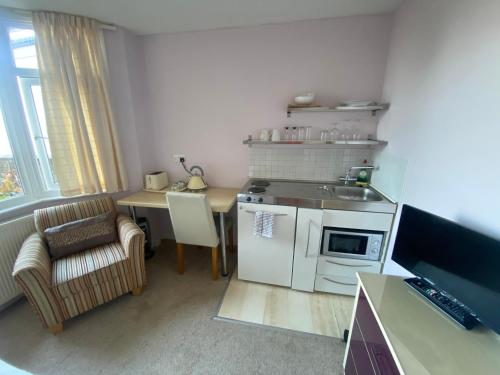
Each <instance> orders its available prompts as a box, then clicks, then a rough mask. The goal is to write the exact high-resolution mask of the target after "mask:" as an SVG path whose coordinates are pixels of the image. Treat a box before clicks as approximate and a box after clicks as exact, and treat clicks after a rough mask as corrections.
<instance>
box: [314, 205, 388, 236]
mask: <svg viewBox="0 0 500 375" xmlns="http://www.w3.org/2000/svg"><path fill="white" fill-rule="evenodd" d="M393 217H394V215H393V214H386V213H379V212H359V211H343V210H324V211H323V225H324V226H325V227H337V228H349V229H362V230H364V229H366V230H376V231H382V232H389V231H390V230H391V225H392V219H393Z"/></svg>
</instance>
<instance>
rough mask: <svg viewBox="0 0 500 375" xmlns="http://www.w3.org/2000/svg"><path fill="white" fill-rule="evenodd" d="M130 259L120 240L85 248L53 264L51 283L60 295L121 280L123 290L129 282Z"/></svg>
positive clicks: (71, 293) (63, 295)
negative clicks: (89, 248) (128, 262)
mask: <svg viewBox="0 0 500 375" xmlns="http://www.w3.org/2000/svg"><path fill="white" fill-rule="evenodd" d="M129 274H130V271H129V267H128V266H127V259H126V257H125V253H124V251H123V248H122V246H121V244H120V243H119V242H113V243H109V244H105V245H102V246H98V247H96V248H94V249H91V250H86V251H82V252H79V253H76V254H73V255H70V256H67V257H64V258H61V259H58V260H56V261H54V262H53V263H52V286H53V288H55V290H56V292H57V293H58V294H59V295H60V296H61V297H63V298H64V297H70V296H72V295H73V294H77V293H79V292H82V291H85V290H87V289H90V288H93V287H95V286H96V285H103V284H106V283H107V282H112V281H113V280H114V279H118V281H120V282H121V283H122V284H123V285H122V288H123V289H124V290H126V289H128V286H129V284H130V282H129V278H130V275H129Z"/></svg>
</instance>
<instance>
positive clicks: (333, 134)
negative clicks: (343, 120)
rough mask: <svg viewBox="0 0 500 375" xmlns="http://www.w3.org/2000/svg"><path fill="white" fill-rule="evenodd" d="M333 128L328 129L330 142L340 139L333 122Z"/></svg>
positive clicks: (335, 124) (338, 131)
mask: <svg viewBox="0 0 500 375" xmlns="http://www.w3.org/2000/svg"><path fill="white" fill-rule="evenodd" d="M333 124H334V127H333V128H331V129H330V140H332V141H337V140H339V138H340V130H339V129H338V128H337V123H336V122H334V123H333Z"/></svg>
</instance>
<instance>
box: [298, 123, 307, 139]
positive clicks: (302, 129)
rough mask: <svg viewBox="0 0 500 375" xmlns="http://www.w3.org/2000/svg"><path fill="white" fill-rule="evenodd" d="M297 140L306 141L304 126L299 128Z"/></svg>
mask: <svg viewBox="0 0 500 375" xmlns="http://www.w3.org/2000/svg"><path fill="white" fill-rule="evenodd" d="M298 139H299V140H301V141H303V140H305V139H306V128H305V127H304V126H299V136H298Z"/></svg>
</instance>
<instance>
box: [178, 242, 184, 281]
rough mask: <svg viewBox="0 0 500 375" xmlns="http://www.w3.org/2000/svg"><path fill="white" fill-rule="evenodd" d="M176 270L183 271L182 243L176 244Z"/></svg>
mask: <svg viewBox="0 0 500 375" xmlns="http://www.w3.org/2000/svg"><path fill="white" fill-rule="evenodd" d="M177 272H179V273H180V274H183V273H184V244H182V243H178V244H177Z"/></svg>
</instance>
